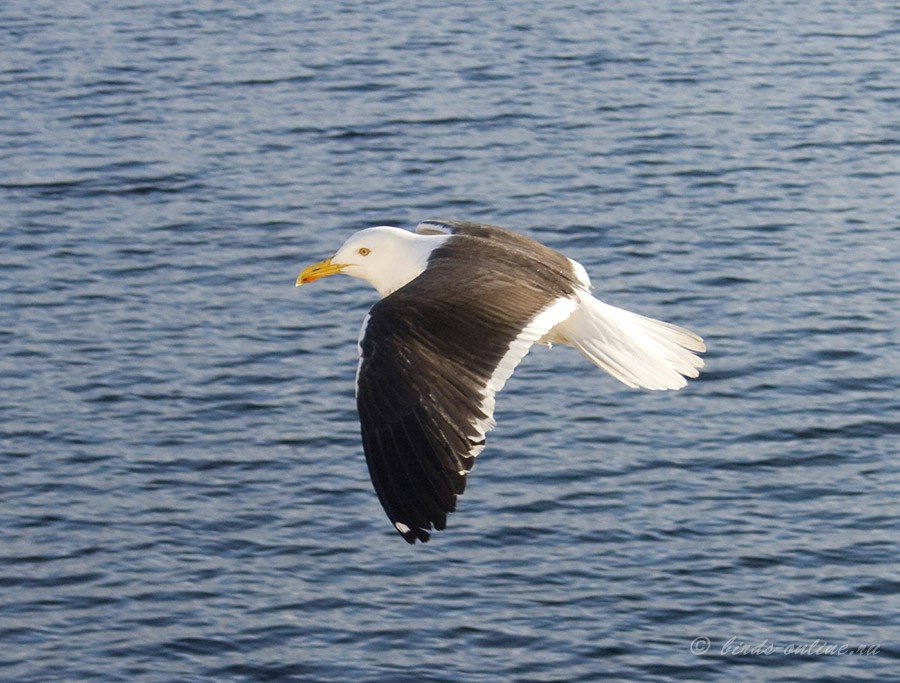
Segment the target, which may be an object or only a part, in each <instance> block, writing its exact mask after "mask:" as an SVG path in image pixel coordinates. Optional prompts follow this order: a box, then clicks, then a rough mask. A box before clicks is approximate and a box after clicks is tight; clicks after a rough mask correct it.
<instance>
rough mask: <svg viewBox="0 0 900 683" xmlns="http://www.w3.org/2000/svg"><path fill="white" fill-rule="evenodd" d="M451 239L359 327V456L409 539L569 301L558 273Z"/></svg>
mask: <svg viewBox="0 0 900 683" xmlns="http://www.w3.org/2000/svg"><path fill="white" fill-rule="evenodd" d="M453 242H454V240H448V242H447V243H445V245H446V246H445V247H440V248H439V249H437V250H436V251H435V252H434V253H433V254H432V258H431V260H430V261H429V266H428V268H427V269H426V271H425V272H424V273H422V275H420V276H419V277H418V278H416V279H415V280H413V281H412V282H410V283H409V284H407V285H406V286H404V287H402V288H400V289H399V290H397V291H396V292H394V293H393V294H391V295H389V296H387V297H385V298H384V299H382V300H381V301H379V302H378V303H377V304H375V306H373V307H372V310H371V311H370V312H369V316H368V318H367V319H366V322H365V323H364V324H363V331H362V334H361V337H360V344H359V346H360V364H359V370H358V373H357V386H356V389H357V407H358V409H359V417H360V424H361V429H362V440H363V448H364V450H365V454H366V462H367V464H368V467H369V474H370V476H371V478H372V483H373V485H374V487H375V491H376V492H377V493H378V498H379V500H380V501H381V505H382V507H384V510H385V512H386V513H387V516H388V518H389V519H390V520H391V522H392V523H393V525H394V527H395V528H396V529H397V531H398V532H400V534H401V535H402V536H403V538H404V539H406V541H407V542H409V543H415V541H416V539H418V540H420V541H423V542H424V541H427V540H428V538H429V530H430V529H432V528H434V529H438V530H440V529H443V528H444V527H445V525H446V522H447V513H449V512H453V511H454V510H455V509H456V499H457V496H459V495H460V494H461V493H462V492H463V490H464V489H465V486H466V475H467V474H468V472H469V470H471V469H472V467H473V465H474V460H475V457H476V456H477V455H478V453H480V452H481V450H482V449H483V448H484V437H485V433H486V432H487V431H488V430H489V429H491V428H492V427H493V425H494V421H493V409H494V394H495V393H496V392H497V391H499V390H500V389H501V388H502V386H503V384H504V383H505V382H506V380H507V379H508V378H509V376H510V374H512V371H513V369H514V368H515V366H516V365H517V364H518V363H519V361H520V360H521V359H522V358H523V357H524V356H525V354H526V353H527V352H528V349H529V348H530V347H531V345H532V344H533V343H534V342H535V341H537V340H538V339H540V338H541V337H542V336H544V334H546V333H547V332H548V331H549V330H550V329H551V328H552V327H554V326H555V325H556V324H557V323H559V322H561V321H562V320H565V319H566V318H568V316H569V315H570V314H571V313H572V311H573V310H574V308H575V306H576V303H575V301H574V300H573V299H572V298H571V297H570V296H569V294H570V292H571V290H570V288H569V280H568V276H563V275H562V274H559V275H558V276H557V277H556V278H555V279H551V281H550V282H549V283H548V282H547V281H545V280H543V279H539V278H537V277H536V276H534V275H533V274H531V273H530V271H528V272H525V273H523V272H522V270H521V263H518V264H517V263H516V262H515V259H512V258H511V257H509V255H508V254H507V256H506V257H504V256H503V254H501V253H494V252H493V251H492V250H491V249H490V248H487V249H486V248H485V247H484V245H482V247H481V248H478V245H475V248H474V249H473V247H472V245H466V244H462V245H460V244H458V243H457V244H453ZM476 255H477V256H478V258H475V256H476Z"/></svg>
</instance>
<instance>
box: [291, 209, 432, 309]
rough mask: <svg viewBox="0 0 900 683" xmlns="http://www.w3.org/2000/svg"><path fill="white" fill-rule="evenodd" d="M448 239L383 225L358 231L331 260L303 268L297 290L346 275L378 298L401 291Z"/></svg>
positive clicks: (423, 268) (298, 279)
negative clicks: (367, 286)
mask: <svg viewBox="0 0 900 683" xmlns="http://www.w3.org/2000/svg"><path fill="white" fill-rule="evenodd" d="M445 239H447V235H418V234H416V233H413V232H408V231H406V230H401V229H400V228H392V227H390V226H386V225H382V226H378V227H375V228H367V229H365V230H360V231H359V232H358V233H356V234H355V235H352V236H351V237H350V239H348V240H347V241H346V242H344V244H343V246H342V247H341V248H340V249H338V250H337V252H336V253H335V255H334V256H332V257H331V258H330V259H325V260H324V261H320V262H319V263H316V264H313V265H311V266H309V267H308V268H305V269H304V270H303V272H301V273H300V276H299V277H298V278H297V286H298V287H299V286H300V285H302V284H306V283H307V282H312V281H313V280H318V279H319V278H321V277H326V276H328V275H334V274H335V273H346V274H347V275H352V276H353V277H358V278H362V279H363V280H365V281H366V282H368V283H369V284H370V285H372V286H373V287H374V288H375V289H377V290H378V293H379V294H381V296H387V295H388V294H390V293H391V292H393V291H395V290H397V289H400V287H402V286H403V285H405V284H406V283H407V282H410V281H411V280H413V279H414V278H416V277H418V275H419V274H421V273H422V271H423V270H425V266H427V265H428V257H429V256H430V255H431V252H432V251H433V250H434V249H435V247H437V246H438V245H440V244H441V243H442V242H443V241H444V240H445Z"/></svg>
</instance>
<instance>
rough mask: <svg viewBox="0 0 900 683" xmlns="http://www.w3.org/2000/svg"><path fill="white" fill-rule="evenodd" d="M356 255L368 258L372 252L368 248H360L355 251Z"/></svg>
mask: <svg viewBox="0 0 900 683" xmlns="http://www.w3.org/2000/svg"><path fill="white" fill-rule="evenodd" d="M356 253H357V254H359V255H360V256H368V255H369V254H371V253H372V250H371V249H369V247H360V248H359V249H357V250H356Z"/></svg>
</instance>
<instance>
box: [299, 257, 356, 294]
mask: <svg viewBox="0 0 900 683" xmlns="http://www.w3.org/2000/svg"><path fill="white" fill-rule="evenodd" d="M343 269H344V266H342V265H339V264H337V263H332V262H331V259H330V258H327V259H325V260H324V261H319V262H318V263H314V264H312V265H311V266H309V267H307V268H304V269H303V270H302V271H301V272H300V275H298V276H297V282H296V286H297V287H299V286H300V285H305V284H306V283H307V282H312V281H313V280H318V279H319V278H320V277H328V276H329V275H335V274H336V273H340V272H341V271H342V270H343Z"/></svg>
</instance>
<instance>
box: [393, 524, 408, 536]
mask: <svg viewBox="0 0 900 683" xmlns="http://www.w3.org/2000/svg"><path fill="white" fill-rule="evenodd" d="M394 526H395V527H396V528H397V531H399V532H400V533H401V534H408V533H409V527H408V526H406V525H405V524H404V523H403V522H394Z"/></svg>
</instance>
